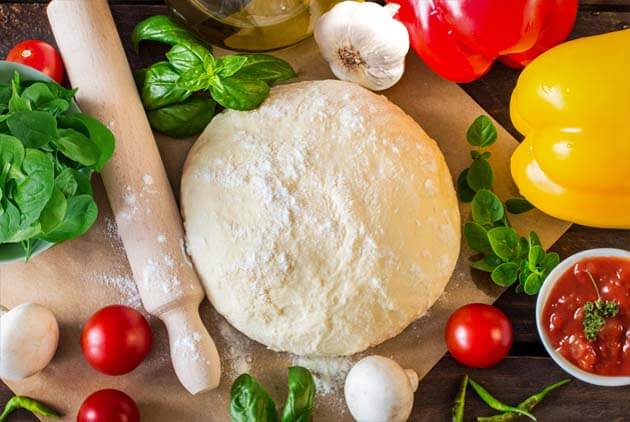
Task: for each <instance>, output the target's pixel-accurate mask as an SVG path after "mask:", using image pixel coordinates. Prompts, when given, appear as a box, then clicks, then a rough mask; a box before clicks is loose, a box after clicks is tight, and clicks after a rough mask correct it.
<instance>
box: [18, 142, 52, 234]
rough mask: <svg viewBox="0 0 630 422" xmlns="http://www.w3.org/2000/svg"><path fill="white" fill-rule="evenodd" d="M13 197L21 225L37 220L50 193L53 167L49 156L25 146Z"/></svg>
mask: <svg viewBox="0 0 630 422" xmlns="http://www.w3.org/2000/svg"><path fill="white" fill-rule="evenodd" d="M17 179H18V181H17V184H16V187H15V194H14V196H13V199H14V200H15V204H16V205H17V207H18V208H19V210H20V212H21V213H22V220H21V224H20V226H21V227H25V226H28V225H30V224H31V223H33V222H35V221H37V219H38V218H39V215H40V214H41V212H42V210H43V209H44V207H45V206H46V203H47V202H48V200H49V199H50V196H51V195H52V190H53V185H54V169H53V163H52V161H51V160H50V157H49V156H48V155H47V154H45V153H43V152H41V151H38V150H36V149H31V148H27V149H26V150H25V154H24V161H23V162H22V172H21V173H20V174H19V175H17Z"/></svg>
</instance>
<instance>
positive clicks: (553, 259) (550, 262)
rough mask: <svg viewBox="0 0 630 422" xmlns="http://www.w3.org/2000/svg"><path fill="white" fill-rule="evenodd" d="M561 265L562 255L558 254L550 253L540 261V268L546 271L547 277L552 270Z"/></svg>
mask: <svg viewBox="0 0 630 422" xmlns="http://www.w3.org/2000/svg"><path fill="white" fill-rule="evenodd" d="M559 263H560V255H558V254H557V253H556V252H549V253H547V254H545V257H544V258H543V259H542V260H541V261H540V266H541V267H542V268H543V269H544V276H545V277H547V275H549V273H550V272H551V270H553V269H554V268H555V267H557V266H558V264H559Z"/></svg>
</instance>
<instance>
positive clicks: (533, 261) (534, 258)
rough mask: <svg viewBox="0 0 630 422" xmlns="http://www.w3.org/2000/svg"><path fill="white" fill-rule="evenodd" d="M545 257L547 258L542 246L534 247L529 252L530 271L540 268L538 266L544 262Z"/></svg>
mask: <svg viewBox="0 0 630 422" xmlns="http://www.w3.org/2000/svg"><path fill="white" fill-rule="evenodd" d="M544 257H545V250H544V249H543V248H542V246H538V245H534V246H532V247H531V248H530V250H529V254H528V257H527V262H528V266H529V269H530V270H531V271H536V267H537V266H538V264H540V263H541V262H542V260H543V259H544Z"/></svg>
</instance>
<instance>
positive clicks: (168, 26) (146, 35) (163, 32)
mask: <svg viewBox="0 0 630 422" xmlns="http://www.w3.org/2000/svg"><path fill="white" fill-rule="evenodd" d="M148 40H150V41H157V42H161V43H164V44H170V45H175V44H195V43H202V41H201V40H199V39H198V38H197V37H195V36H194V35H193V34H192V33H191V32H190V31H189V30H188V29H187V28H186V27H185V26H184V25H182V24H180V23H179V22H177V21H176V20H175V19H173V18H172V17H170V16H165V15H157V16H151V17H150V18H147V19H145V20H143V21H142V22H140V23H138V24H137V25H136V27H135V28H134V29H133V32H132V33H131V43H132V44H133V48H134V49H135V50H136V52H138V46H139V44H140V41H148ZM208 47H210V46H208Z"/></svg>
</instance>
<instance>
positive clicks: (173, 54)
mask: <svg viewBox="0 0 630 422" xmlns="http://www.w3.org/2000/svg"><path fill="white" fill-rule="evenodd" d="M228 57H230V56H228ZM166 58H167V59H168V61H169V63H170V64H171V65H172V66H173V67H174V68H175V69H176V70H177V71H179V72H186V71H187V70H190V69H192V68H201V69H202V70H210V69H212V68H213V67H214V57H212V54H210V52H209V51H208V50H207V49H206V48H205V47H203V46H201V45H199V44H177V45H175V46H173V48H171V49H170V50H169V51H168V53H166Z"/></svg>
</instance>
